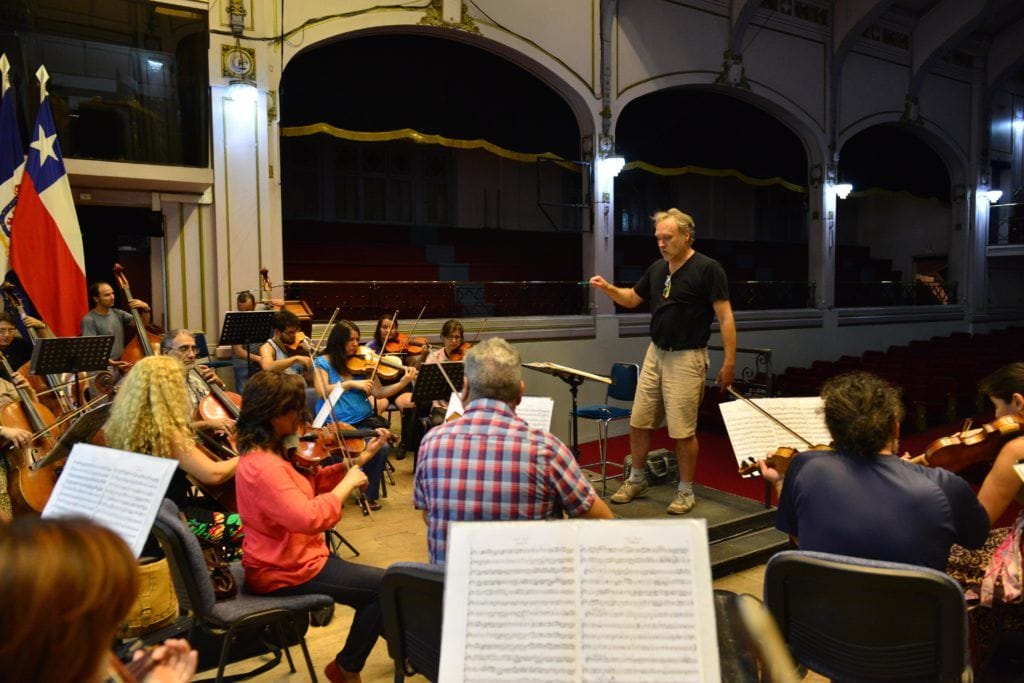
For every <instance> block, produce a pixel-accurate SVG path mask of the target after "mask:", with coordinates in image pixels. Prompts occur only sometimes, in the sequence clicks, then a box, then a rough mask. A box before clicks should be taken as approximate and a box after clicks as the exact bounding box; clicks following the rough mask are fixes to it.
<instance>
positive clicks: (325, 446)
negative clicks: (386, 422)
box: [286, 422, 377, 470]
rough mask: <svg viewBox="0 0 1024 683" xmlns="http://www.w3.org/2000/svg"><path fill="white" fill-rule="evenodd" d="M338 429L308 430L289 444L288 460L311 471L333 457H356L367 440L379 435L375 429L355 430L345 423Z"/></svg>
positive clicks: (332, 426)
mask: <svg viewBox="0 0 1024 683" xmlns="http://www.w3.org/2000/svg"><path fill="white" fill-rule="evenodd" d="M337 427H338V428H337V430H335V429H334V425H333V424H332V425H330V426H326V427H321V428H319V429H312V428H310V429H307V431H306V432H305V433H304V434H303V435H301V436H299V437H298V439H297V441H295V442H290V443H289V444H288V448H287V449H286V453H287V455H288V459H289V460H291V461H292V464H293V465H295V466H296V467H297V468H299V469H303V470H309V469H311V468H312V467H313V466H315V465H318V464H320V462H321V461H323V460H325V459H327V458H329V457H331V456H335V455H337V456H345V455H347V456H349V457H355V456H356V455H358V454H359V453H360V452H361V451H362V450H363V446H364V442H365V439H368V438H371V437H373V436H376V435H377V432H376V431H375V430H373V429H355V428H353V427H352V426H351V425H349V424H347V423H345V422H338V423H337ZM339 438H340V439H341V442H340V444H339V442H338V439H339Z"/></svg>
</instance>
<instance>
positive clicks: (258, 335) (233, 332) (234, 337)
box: [217, 311, 274, 376]
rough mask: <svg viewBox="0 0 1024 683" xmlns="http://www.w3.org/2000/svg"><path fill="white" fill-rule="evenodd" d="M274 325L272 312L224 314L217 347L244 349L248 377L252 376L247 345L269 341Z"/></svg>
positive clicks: (232, 312) (250, 359) (230, 312)
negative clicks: (238, 345)
mask: <svg viewBox="0 0 1024 683" xmlns="http://www.w3.org/2000/svg"><path fill="white" fill-rule="evenodd" d="M273 323H274V311H228V312H227V313H225V314H224V324H223V325H221V329H220V341H218V342H217V344H218V345H219V346H234V345H235V344H241V345H242V346H244V347H245V358H246V360H247V361H248V363H249V375H250V376H251V375H252V366H253V361H252V358H249V344H252V343H254V342H257V341H259V342H264V341H266V340H268V339H270V335H271V332H270V330H271V328H272V327H273Z"/></svg>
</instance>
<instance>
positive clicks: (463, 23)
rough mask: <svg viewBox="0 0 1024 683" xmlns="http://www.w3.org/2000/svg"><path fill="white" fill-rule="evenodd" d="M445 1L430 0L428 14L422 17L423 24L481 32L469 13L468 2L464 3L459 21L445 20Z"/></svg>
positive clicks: (468, 31) (421, 22)
mask: <svg viewBox="0 0 1024 683" xmlns="http://www.w3.org/2000/svg"><path fill="white" fill-rule="evenodd" d="M443 2H444V0H430V6H429V7H427V12H426V15H425V16H424V17H423V18H422V19H420V24H421V25H422V26H437V27H439V28H452V29H455V30H456V31H466V32H467V33H476V34H479V33H480V29H479V28H477V26H476V22H474V21H473V17H471V16H470V15H469V8H468V7H466V3H462V15H461V17H460V19H459V21H458V22H457V23H454V24H453V23H449V22H447V21H445V20H444V16H443V14H442V11H441V6H442V4H443Z"/></svg>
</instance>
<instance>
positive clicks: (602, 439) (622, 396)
mask: <svg viewBox="0 0 1024 683" xmlns="http://www.w3.org/2000/svg"><path fill="white" fill-rule="evenodd" d="M609 376H610V377H611V379H612V383H611V384H609V385H608V393H607V394H606V395H605V399H604V403H599V404H597V405H590V406H582V407H580V408H577V409H576V415H575V416H574V415H573V414H572V411H571V410H570V411H569V420H570V424H569V433H570V434H571V433H572V420H573V418H574V417H576V418H581V419H584V420H597V430H598V432H597V433H598V442H599V446H600V453H601V455H600V458H601V459H600V460H599V461H598V462H594V463H589V464H586V465H580V467H583V468H590V467H594V466H595V465H600V466H601V495H602V496H604V495H607V493H608V480H609V479H619V478H621V477H622V474H621V473H619V474H616V475H613V476H611V477H609V476H608V425H609V424H611V423H612V422H615V421H616V420H625V419H628V418H629V416H630V415H631V414H632V412H633V411H632V407H629V408H625V407H622V406H616V405H611V404H610V403H609V401H611V400H613V399H614V400H616V401H620V402H630V403H632V401H633V397H634V396H635V395H636V384H637V380H638V379H639V377H640V366H638V365H637V364H636V363H613V364H612V369H611V372H610V373H609Z"/></svg>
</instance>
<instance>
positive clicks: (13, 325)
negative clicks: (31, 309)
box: [0, 311, 53, 370]
mask: <svg viewBox="0 0 1024 683" xmlns="http://www.w3.org/2000/svg"><path fill="white" fill-rule="evenodd" d="M22 322H23V323H24V324H25V327H28V328H31V329H33V330H35V331H36V333H37V334H38V335H39V336H40V337H51V336H53V335H52V333H51V332H50V328H48V327H47V326H46V325H45V324H44V323H43V321H41V320H39V319H38V318H33V317H32V316H30V315H26V316H25V317H24V318H22ZM0 352H2V353H3V354H4V355H5V356H7V362H8V363H10V364H11V367H12V368H14V369H15V370H17V369H18V368H20V367H21V366H23V365H24V364H25V363H27V362H29V361H30V360H31V359H32V343H31V342H30V341H28V340H27V339H25V338H24V337H22V336H21V335H20V334H19V333H18V327H17V318H16V317H15V316H14V314H13V313H11V312H10V311H3V312H0Z"/></svg>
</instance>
